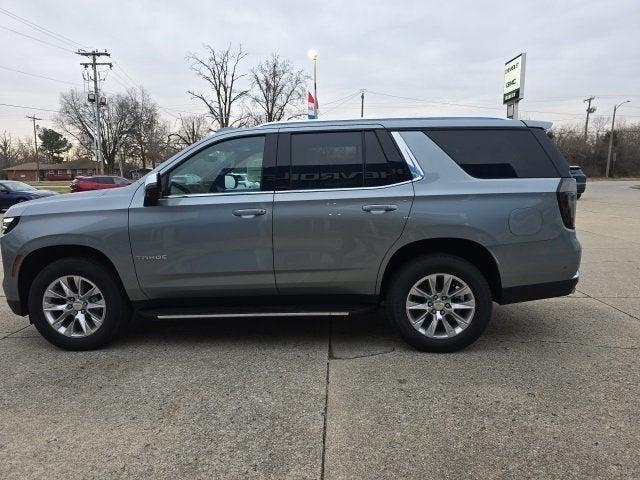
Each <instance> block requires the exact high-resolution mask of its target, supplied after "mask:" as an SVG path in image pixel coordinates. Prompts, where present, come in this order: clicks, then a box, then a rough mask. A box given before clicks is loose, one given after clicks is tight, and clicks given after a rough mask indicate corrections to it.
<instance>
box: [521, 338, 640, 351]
mask: <svg viewBox="0 0 640 480" xmlns="http://www.w3.org/2000/svg"><path fill="white" fill-rule="evenodd" d="M514 343H519V344H525V343H549V344H552V345H572V346H575V347H591V348H604V349H607V350H640V347H618V346H616V345H591V344H588V343H577V342H565V341H562V340H542V339H537V338H536V339H533V340H516V341H514Z"/></svg>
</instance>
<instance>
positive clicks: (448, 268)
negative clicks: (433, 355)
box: [386, 254, 493, 352]
mask: <svg viewBox="0 0 640 480" xmlns="http://www.w3.org/2000/svg"><path fill="white" fill-rule="evenodd" d="M434 273H447V274H451V275H455V276H456V277H458V278H459V279H460V280H462V281H464V282H465V283H466V284H467V285H468V286H469V288H470V289H471V291H472V293H473V296H474V297H475V302H476V305H475V312H474V314H473V317H472V318H471V321H470V323H469V326H468V327H466V328H465V329H464V330H462V332H460V333H458V334H457V335H455V336H453V337H450V338H430V337H428V336H426V335H424V334H422V333H421V332H419V331H418V330H416V329H415V328H414V327H413V326H412V325H411V322H410V321H409V317H408V316H407V313H406V311H405V307H406V300H407V296H408V294H409V290H410V289H411V288H412V287H413V285H414V284H415V283H416V282H417V281H418V280H420V279H421V278H423V277H426V276H427V275H431V274H434ZM386 304H387V316H388V317H389V320H390V322H391V323H392V325H393V326H394V328H395V329H396V330H397V331H398V333H399V334H400V336H401V337H402V338H403V339H404V340H405V341H406V342H407V343H408V344H409V345H411V346H413V347H414V348H416V349H418V350H422V351H425V352H454V351H456V350H460V349H462V348H464V347H466V346H468V345H470V344H472V343H473V342H475V341H476V340H477V339H478V337H480V335H481V334H482V332H483V331H484V330H485V328H486V327H487V325H488V324H489V320H490V318H491V310H492V307H493V303H492V296H491V289H490V288H489V285H488V283H487V280H486V279H485V277H484V276H483V275H482V273H481V272H480V271H479V270H478V269H477V268H476V267H475V266H474V265H473V264H471V263H469V262H467V261H466V260H464V259H462V258H459V257H455V256H453V255H445V254H437V255H428V256H423V257H418V258H416V259H414V260H411V261H409V262H407V263H406V264H405V265H403V266H402V267H401V268H400V269H399V270H398V271H397V272H396V274H395V275H394V277H393V278H392V279H391V284H390V285H389V288H388V291H387V298H386Z"/></svg>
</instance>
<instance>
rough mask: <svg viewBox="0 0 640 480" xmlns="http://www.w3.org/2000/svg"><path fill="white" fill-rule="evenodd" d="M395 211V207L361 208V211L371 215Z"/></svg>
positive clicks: (367, 206)
mask: <svg viewBox="0 0 640 480" xmlns="http://www.w3.org/2000/svg"><path fill="white" fill-rule="evenodd" d="M397 209H398V206H397V205H364V206H363V207H362V210H363V211H365V212H369V213H373V214H374V215H379V214H381V213H385V212H393V211H394V210H397Z"/></svg>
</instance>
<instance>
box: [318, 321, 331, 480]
mask: <svg viewBox="0 0 640 480" xmlns="http://www.w3.org/2000/svg"><path fill="white" fill-rule="evenodd" d="M332 336H333V319H331V318H330V319H329V342H328V345H327V370H326V372H327V373H326V378H325V387H324V414H323V417H324V418H323V425H322V458H321V460H320V480H324V472H325V462H326V456H327V416H328V414H329V377H330V371H329V369H330V366H331V359H332V358H333V345H332V343H331V338H332Z"/></svg>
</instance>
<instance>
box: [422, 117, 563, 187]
mask: <svg viewBox="0 0 640 480" xmlns="http://www.w3.org/2000/svg"><path fill="white" fill-rule="evenodd" d="M426 134H427V135H428V136H429V138H431V139H432V140H433V141H434V142H435V143H437V144H438V146H439V147H440V148H442V149H443V150H444V151H445V152H446V153H447V155H449V156H450V157H451V158H452V159H453V160H454V161H455V162H456V163H457V164H458V165H460V167H461V168H462V169H463V170H464V171H465V172H467V173H468V174H469V175H471V176H474V177H476V178H545V177H557V176H558V172H557V170H556V169H555V167H554V166H553V164H552V163H551V160H550V159H549V157H548V156H547V155H546V153H545V151H544V149H543V148H542V147H541V145H540V143H538V141H537V140H536V138H535V137H534V136H533V134H532V133H531V132H530V131H529V129H518V130H516V129H513V130H509V129H500V130H497V129H496V130H486V129H483V130H469V129H457V130H429V131H427V132H426Z"/></svg>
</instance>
